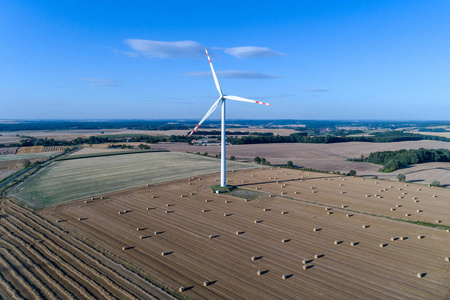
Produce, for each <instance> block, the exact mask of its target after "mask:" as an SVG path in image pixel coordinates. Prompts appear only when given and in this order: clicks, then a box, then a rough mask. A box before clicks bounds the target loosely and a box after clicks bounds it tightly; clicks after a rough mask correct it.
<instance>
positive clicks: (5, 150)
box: [0, 147, 19, 155]
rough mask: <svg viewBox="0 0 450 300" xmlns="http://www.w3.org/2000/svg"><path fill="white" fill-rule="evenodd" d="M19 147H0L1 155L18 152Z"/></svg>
mask: <svg viewBox="0 0 450 300" xmlns="http://www.w3.org/2000/svg"><path fill="white" fill-rule="evenodd" d="M17 149H19V148H18V147H10V148H0V155H8V154H16V152H17Z"/></svg>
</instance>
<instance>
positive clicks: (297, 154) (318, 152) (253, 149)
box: [152, 141, 450, 184]
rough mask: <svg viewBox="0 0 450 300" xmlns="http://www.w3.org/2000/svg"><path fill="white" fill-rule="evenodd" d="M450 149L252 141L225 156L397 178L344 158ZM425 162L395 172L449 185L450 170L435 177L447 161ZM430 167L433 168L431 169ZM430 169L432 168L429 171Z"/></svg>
mask: <svg viewBox="0 0 450 300" xmlns="http://www.w3.org/2000/svg"><path fill="white" fill-rule="evenodd" d="M419 148H425V149H440V148H442V149H450V143H446V142H440V141H408V142H395V143H367V142H350V143H335V144H300V143H299V144H254V145H230V146H227V157H230V156H231V155H234V156H235V157H236V159H238V160H243V161H250V162H253V159H254V158H255V156H260V157H264V158H266V159H267V160H268V161H270V162H271V163H272V164H275V165H281V164H286V162H287V161H288V160H291V161H292V162H293V163H294V165H296V166H301V167H305V168H313V169H317V170H323V171H329V172H332V171H340V172H345V173H347V172H348V171H350V170H356V171H357V173H358V175H365V176H374V175H377V176H378V177H380V178H384V179H392V180H396V178H395V176H396V174H397V173H380V172H377V171H378V169H379V168H380V165H375V164H370V163H361V162H352V161H346V159H347V158H358V157H360V156H361V155H365V156H367V155H369V154H370V153H371V152H376V151H390V150H391V151H394V150H400V149H419ZM152 149H167V150H170V151H180V152H186V151H189V152H194V153H197V152H200V153H203V152H208V154H209V155H215V154H217V153H220V147H218V146H191V145H188V144H186V143H161V144H157V145H154V146H153V145H152ZM424 165H425V164H418V165H415V166H411V167H409V168H407V169H401V170H398V173H402V174H405V175H406V176H407V180H409V177H408V174H411V175H412V176H413V177H412V178H414V180H415V181H416V182H421V183H427V184H429V183H431V182H432V181H433V180H438V181H441V184H450V181H444V180H445V179H447V178H449V176H450V172H448V173H446V174H444V176H443V177H439V178H438V177H437V176H435V175H434V174H435V172H434V170H436V171H439V174H442V173H445V171H446V170H445V169H450V163H435V164H434V165H429V166H427V167H424ZM430 167H432V169H431V168H430ZM430 169H431V170H430Z"/></svg>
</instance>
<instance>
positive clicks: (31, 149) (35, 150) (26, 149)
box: [17, 146, 44, 154]
mask: <svg viewBox="0 0 450 300" xmlns="http://www.w3.org/2000/svg"><path fill="white" fill-rule="evenodd" d="M43 149H44V146H31V147H20V148H19V149H18V150H17V154H29V153H40V152H44V151H42V150H43Z"/></svg>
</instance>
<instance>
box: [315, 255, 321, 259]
mask: <svg viewBox="0 0 450 300" xmlns="http://www.w3.org/2000/svg"><path fill="white" fill-rule="evenodd" d="M321 256H322V255H320V254H315V255H314V258H315V259H317V258H320V257H321Z"/></svg>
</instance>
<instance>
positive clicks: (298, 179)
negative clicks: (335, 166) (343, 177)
mask: <svg viewBox="0 0 450 300" xmlns="http://www.w3.org/2000/svg"><path fill="white" fill-rule="evenodd" d="M325 178H336V176H320V177H311V178H293V179H285V180H271V181H261V182H254V183H244V184H236V186H237V187H244V186H249V185H255V184H269V183H285V182H295V181H306V180H313V179H325Z"/></svg>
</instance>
